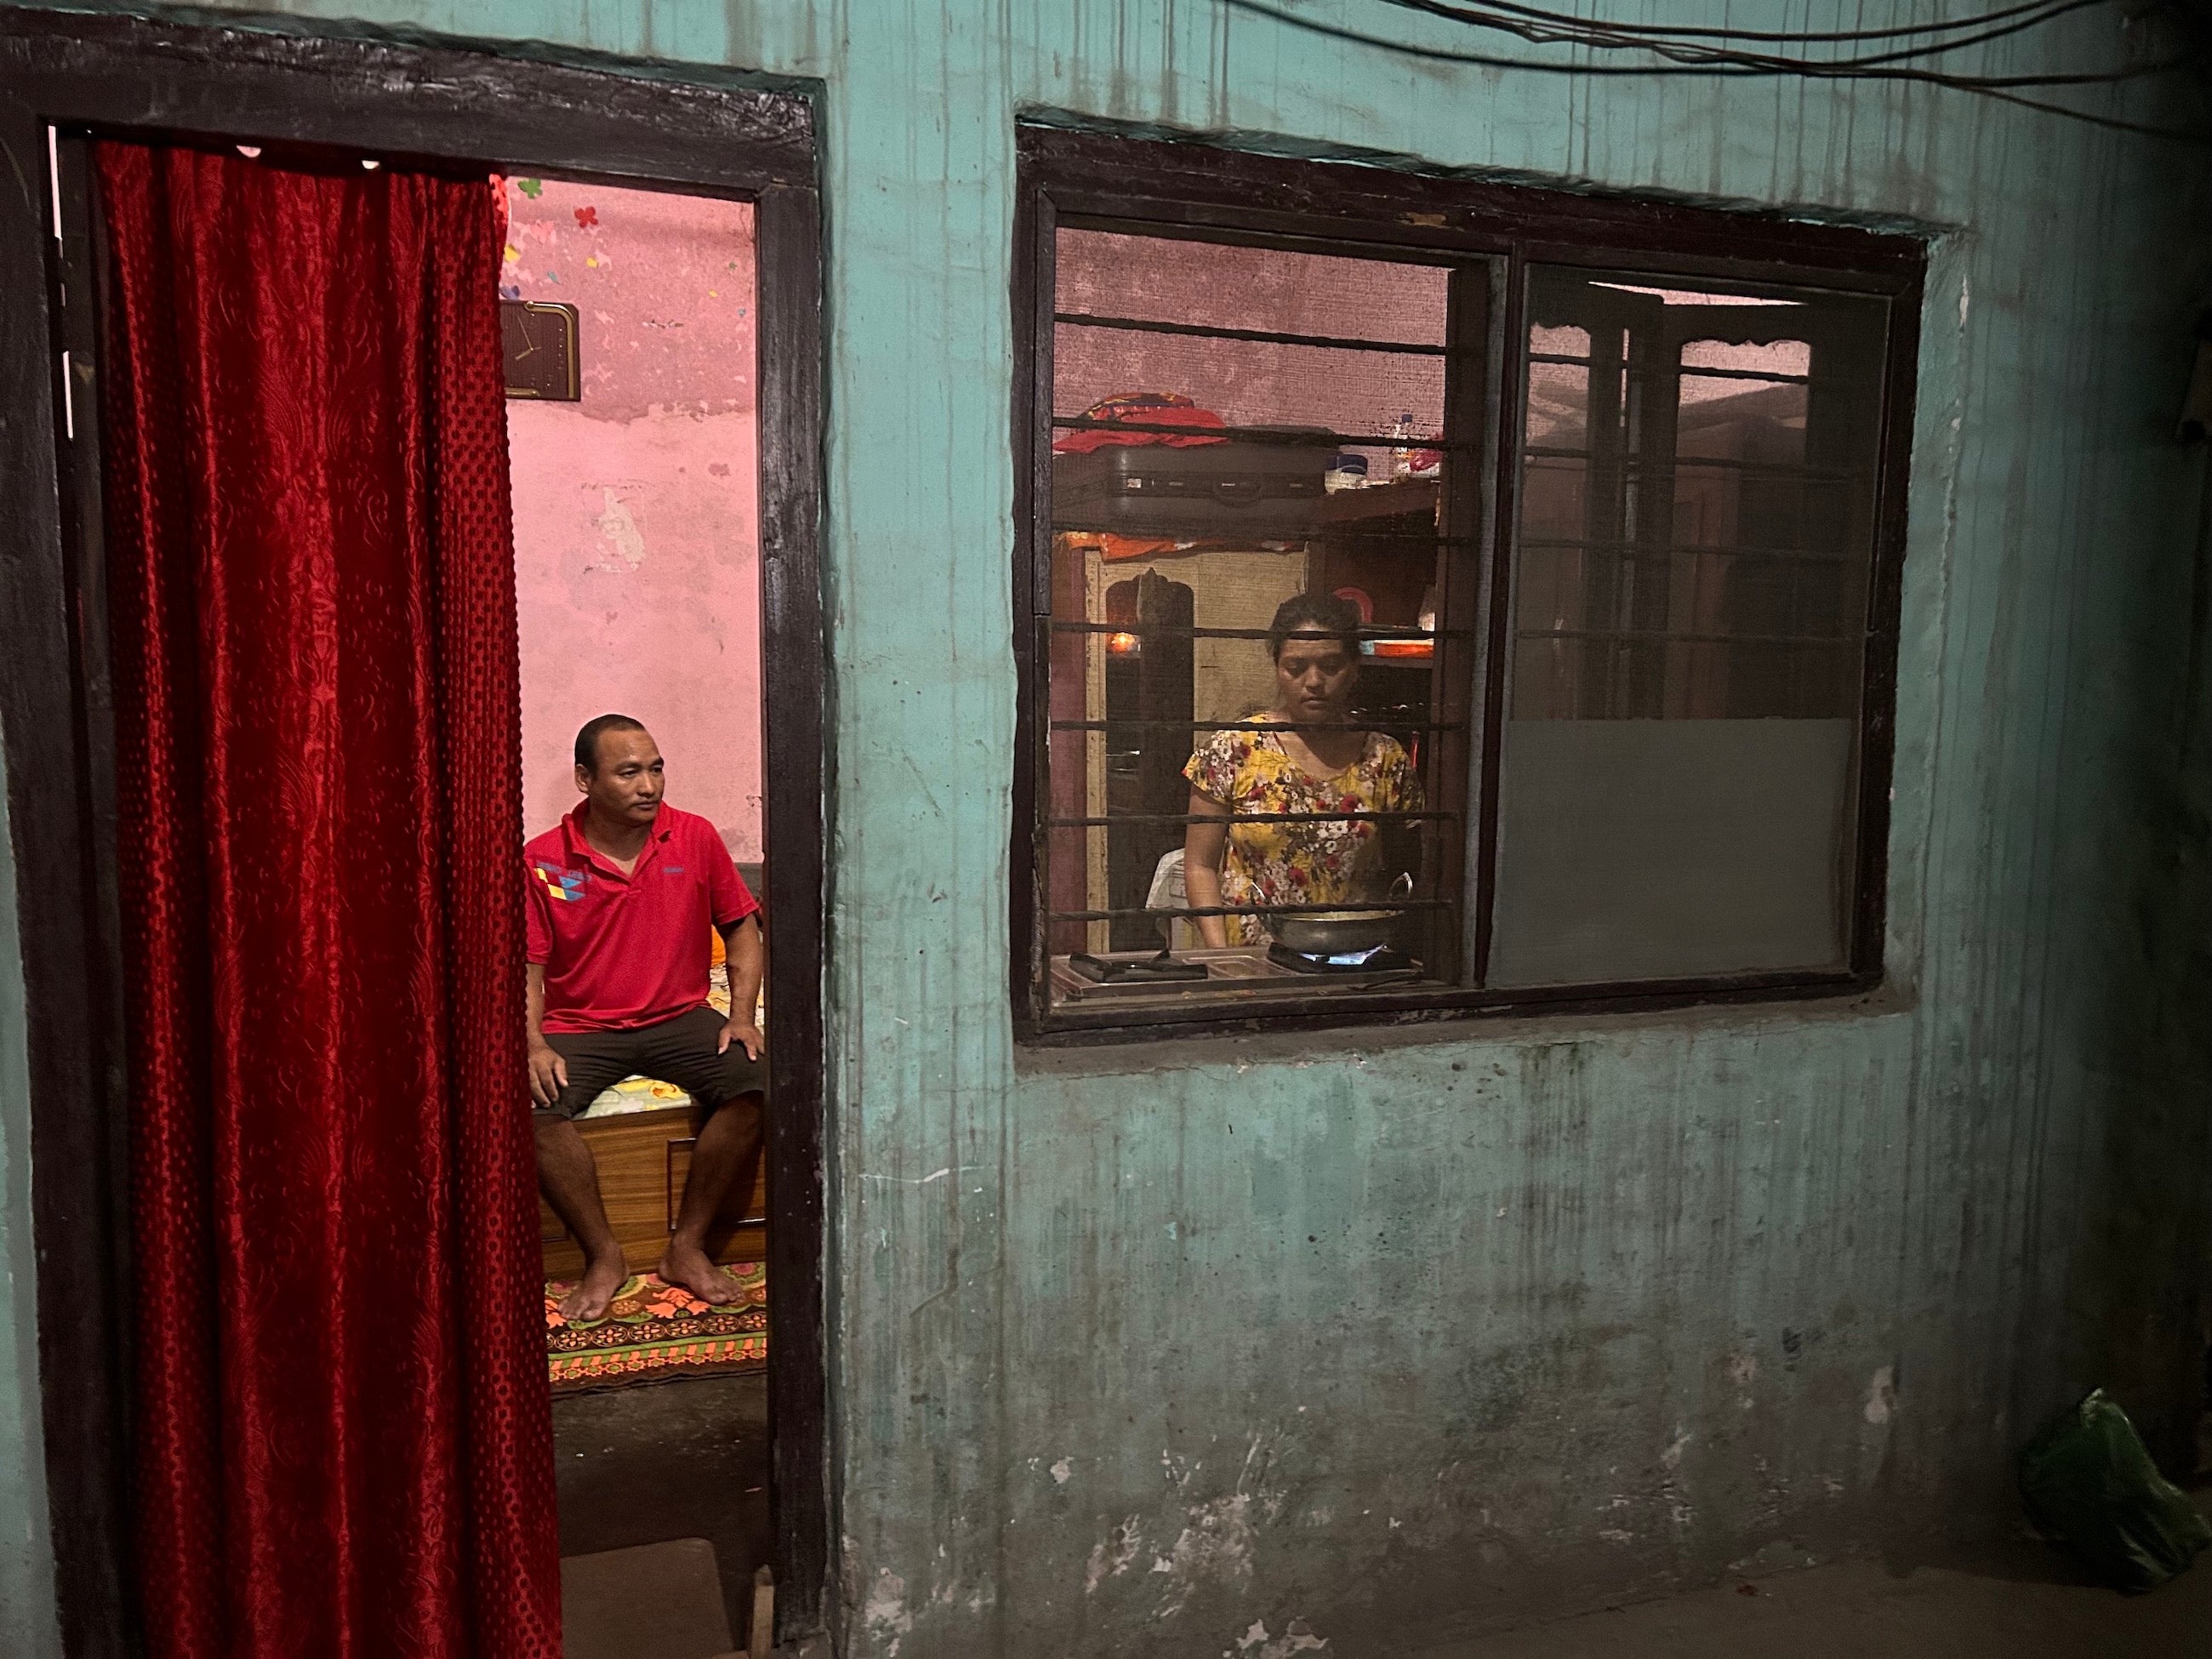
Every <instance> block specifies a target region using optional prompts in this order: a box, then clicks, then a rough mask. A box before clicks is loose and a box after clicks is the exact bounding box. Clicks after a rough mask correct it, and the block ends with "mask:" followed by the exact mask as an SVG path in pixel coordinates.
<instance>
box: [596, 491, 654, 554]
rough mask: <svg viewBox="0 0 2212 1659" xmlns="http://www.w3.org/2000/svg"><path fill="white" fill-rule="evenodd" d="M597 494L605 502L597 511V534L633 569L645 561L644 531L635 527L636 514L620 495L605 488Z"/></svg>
mask: <svg viewBox="0 0 2212 1659" xmlns="http://www.w3.org/2000/svg"><path fill="white" fill-rule="evenodd" d="M599 495H600V498H601V499H602V500H603V501H605V507H603V508H602V509H601V511H600V513H599V534H600V535H601V536H602V537H604V538H605V539H606V544H607V545H608V546H609V547H611V548H612V549H613V550H615V553H616V555H617V556H618V557H619V558H620V559H621V560H622V561H623V563H624V564H626V565H628V566H629V568H631V569H632V570H635V569H636V568H638V567H639V566H640V565H641V564H643V563H644V562H645V532H642V531H641V530H640V529H639V528H638V527H637V518H636V515H635V514H634V513H631V511H630V510H629V503H628V502H627V501H623V499H622V497H620V496H619V495H616V494H615V492H614V491H613V490H611V489H601V490H600V492H599ZM609 568H612V567H609Z"/></svg>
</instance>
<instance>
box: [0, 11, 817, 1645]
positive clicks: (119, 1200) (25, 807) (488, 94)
mask: <svg viewBox="0 0 2212 1659" xmlns="http://www.w3.org/2000/svg"><path fill="white" fill-rule="evenodd" d="M628 68H629V72H623V67H622V66H619V65H617V64H615V63H614V61H613V60H592V59H585V58H575V59H572V60H569V61H564V62H560V63H555V62H549V61H546V60H545V59H544V58H542V57H534V58H523V57H520V56H517V57H503V56H499V55H496V54H495V53H493V52H489V51H483V52H479V51H475V50H470V49H466V48H465V47H459V46H456V47H451V48H447V47H439V46H421V45H411V44H410V45H404V46H402V45H395V44H392V43H391V42H390V41H388V40H368V39H357V40H349V39H337V38H330V37H310V36H307V35H302V34H299V33H289V32H288V33H280V32H276V31H273V30H256V29H245V28H232V27H197V26H181V25H173V24H167V23H160V22H152V21H143V20H138V19H132V18H125V17H102V16H98V15H84V14H64V13H53V12H43V11H38V10H33V9H15V8H0V143H4V144H5V147H6V152H7V155H8V156H9V161H10V162H11V163H12V172H11V173H10V174H9V187H8V188H7V189H6V190H5V191H0V291H4V292H5V293H7V294H8V295H9V296H10V301H9V305H8V306H7V307H5V308H4V310H0V526H4V529H0V740H4V743H5V752H6V756H7V762H8V785H9V822H10V826H11V830H12V839H13V843H14V851H15V868H16V876H15V879H16V890H17V900H18V904H19V907H20V915H21V936H22V938H23V939H25V940H27V941H29V940H36V941H37V943H38V961H37V963H36V964H35V965H34V966H33V967H32V969H30V971H29V972H28V973H27V981H28V982H27V995H28V1016H29V1018H28V1024H29V1061H30V1079H31V1091H32V1122H31V1140H32V1148H31V1155H32V1164H33V1182H32V1188H33V1237H34V1241H35V1246H36V1250H37V1255H38V1262H39V1272H38V1309H39V1363H40V1378H41V1382H42V1395H43V1427H44V1436H45V1445H46V1486H47V1490H48V1493H49V1500H50V1501H49V1508H50V1511H51V1514H52V1530H53V1545H54V1553H55V1559H56V1583H57V1589H58V1597H59V1602H60V1613H61V1620H62V1628H63V1641H64V1645H65V1647H66V1648H67V1650H68V1651H69V1652H70V1653H71V1654H73V1655H82V1656H86V1659H111V1656H123V1655H127V1654H130V1653H132V1652H134V1651H136V1650H137V1647H138V1633H137V1628H136V1623H135V1617H134V1611H133V1608H132V1606H131V1573H130V1571H129V1555H130V1547H131V1545H130V1524H129V1507H128V1506H129V1498H128V1477H129V1445H130V1409H129V1395H130V1380H129V1379H130V1356H129V1330H130V1325H131V1316H130V1307H131V1302H130V1283H131V1267H130V1263H129V1261H128V1259H127V1258H128V1235H129V1228H128V1219H127V1216H126V1212H125V1202H126V1200H125V1194H126V1193H127V1191H128V1185H127V1165H126V1158H125V1140H124V1134H123V1127H124V1102H123V1089H122V1078H123V1051H122V1041H121V1039H122V1030H123V1024H122V1020H123V1006H122V994H121V989H120V987H121V971H122V969H121V949H122V938H123V927H122V920H121V917H120V915H119V913H118V902H117V897H116V881H115V860H114V828H115V817H114V787H113V762H114V756H113V740H112V720H111V718H110V706H109V702H108V692H107V678H106V650H105V615H104V611H103V609H102V604H101V584H100V568H101V560H100V539H99V538H100V513H99V511H98V506H97V504H98V501H99V493H98V492H99V477H98V456H97V444H96V441H94V438H93V428H92V420H91V417H92V416H93V415H94V413H95V409H94V400H93V399H92V398H91V397H90V396H89V395H88V394H89V392H90V390H91V386H92V384H93V383H92V380H91V379H90V374H89V371H90V369H91V366H92V362H93V356H92V354H94V352H95V351H96V348H97V331H96V329H95V327H94V314H95V313H94V306H93V305H92V304H91V303H90V301H91V296H92V294H93V291H94V287H95V282H96V272H95V271H94V270H93V264H94V261H93V258H92V257H91V249H92V246H93V239H92V238H91V237H90V236H89V234H87V232H88V226H87V224H86V222H85V216H86V214H87V212H88V210H89V206H90V200H91V197H90V192H89V191H88V190H86V188H85V184H86V181H85V179H84V178H83V176H82V175H83V167H84V163H83V147H82V145H80V144H74V143H64V144H61V145H59V146H58V149H57V155H58V158H59V161H60V173H61V175H62V176H61V177H59V178H58V179H50V178H49V177H48V176H47V171H48V170H47V166H46V156H47V154H48V146H47V137H46V134H47V129H48V128H49V126H52V127H53V128H55V129H58V130H59V131H63V132H65V133H71V134H86V133H90V134H101V133H105V134H110V135H114V136H121V137H138V138H169V139H175V140H178V141H181V142H199V141H208V142H223V143H235V142H238V141H241V140H246V141H255V142H260V143H274V144H299V145H306V146H314V147H319V148H336V149H343V150H345V151H349V152H350V153H352V154H355V155H376V156H380V157H383V158H386V160H387V161H392V162H395V163H401V164H407V165H414V166H420V167H430V168H435V169H440V170H448V171H450V170H454V169H465V170H466V171H468V172H471V173H475V174H477V175H478V176H481V175H482V174H483V173H484V172H486V171H488V170H498V171H504V172H507V173H544V174H548V175H553V176H558V177H563V178H571V179H589V180H595V181H601V182H605V183H606V184H609V185H628V186H633V187H639V188H647V189H664V190H674V191H684V192H686V193H690V194H697V195H708V196H720V197H731V198H736V199H744V200H748V201H750V202H752V203H754V204H756V209H757V215H758V218H757V226H758V237H759V264H758V267H757V269H758V283H759V288H758V307H759V314H760V318H761V324H762V326H761V329H760V365H759V384H760V391H761V399H760V401H761V412H762V420H761V427H760V434H761V436H760V444H761V456H760V466H761V488H762V513H761V520H762V522H761V551H762V588H763V592H762V600H763V650H764V653H765V656H766V659H767V661H768V662H769V664H770V665H772V668H773V671H771V672H769V673H768V674H766V675H764V676H763V686H764V688H765V703H766V710H765V712H766V721H767V748H768V767H769V774H770V775H772V776H774V777H775V780H776V787H775V790H774V791H772V792H771V793H770V796H769V802H768V806H767V820H768V821H767V826H766V827H767V836H768V843H769V847H770V848H772V849H773V852H774V856H773V858H772V859H770V860H769V866H768V868H769V873H768V878H767V888H768V891H767V893H766V894H765V900H766V906H767V914H768V915H769V936H770V948H769V1064H770V1076H771V1087H772V1089H773V1090H774V1091H775V1102H776V1109H775V1127H773V1129H772V1130H771V1134H770V1141H769V1182H770V1200H769V1201H770V1210H771V1215H772V1225H771V1228H770V1232H769V1270H770V1271H769V1297H770V1308H769V1311H770V1317H771V1323H772V1328H773V1329H774V1331H775V1353H776V1358H775V1364H774V1365H773V1366H772V1367H771V1368H770V1380H769V1410H770V1423H771V1431H772V1435H773V1451H772V1466H773V1468H772V1482H771V1486H770V1495H771V1509H772V1514H773V1530H774V1551H775V1555H774V1561H773V1565H774V1566H775V1571H776V1577H777V1580H778V1586H779V1591H780V1593H779V1595H778V1596H777V1601H776V1608H777V1613H778V1620H777V1623H778V1626H779V1628H780V1631H781V1633H782V1634H783V1635H785V1636H786V1637H790V1636H794V1635H798V1634H803V1633H805V1632H809V1631H811V1630H813V1629H816V1628H818V1627H819V1626H820V1624H821V1622H822V1619H823V1601H824V1598H825V1596H826V1595H827V1594H828V1588H829V1535H830V1534H829V1527H830V1515H829V1492H830V1489H831V1487H830V1476H829V1442H828V1438H827V1425H826V1413H825V1404H826V1395H825V1389H824V1379H825V1354H824V1322H823V1184H822V1081H823V1075H824V1065H823V1060H824V1054H823V1023H822V1012H821V1011H822V992H823V801H824V788H823V786H824V782H825V758H826V753H827V751H826V748H825V744H824V738H825V729H824V720H825V714H824V708H825V703H824V696H825V688H826V682H827V677H826V672H825V667H826V665H825V659H824V647H823V629H822V604H821V581H820V551H819V538H820V524H821V459H820V458H821V450H822V324H821V294H822V226H821V197H820V187H819V184H818V173H817V159H816V151H815V140H814V134H815V127H816V121H815V108H816V89H815V88H811V86H809V85H807V84H804V83H799V82H786V83H776V84H773V85H771V84H767V83H764V82H762V81H761V80H760V79H759V78H758V77H745V76H736V75H731V76H722V77H720V78H707V79H696V78H686V79H678V78H674V77H673V76H670V77H667V78H662V77H659V76H648V75H647V74H646V73H643V72H641V71H639V70H638V69H637V67H636V66H635V65H631V66H628ZM688 73H689V72H688V71H687V74H688ZM700 74H702V75H710V72H707V71H701V72H700ZM57 193H58V194H59V195H60V196H61V197H63V199H64V226H65V228H69V229H70V231H71V233H72V234H70V237H69V238H68V240H66V241H65V242H64V243H62V244H60V245H57V243H56V240H55V238H54V236H53V234H52V225H51V223H50V210H51V204H52V200H53V199H54V196H55V194H57ZM64 347H66V348H68V349H69V350H70V360H71V362H72V364H73V366H74V369H75V374H74V375H73V382H74V383H73V385H72V386H70V387H64V385H63V384H62V380H61V371H60V368H59V362H60V352H61V350H62V349H64ZM65 397H68V398H74V409H75V411H76V415H77V417H78V426H77V431H78V434H79V439H78V441H76V442H70V441H68V440H66V439H65V438H64V435H63V431H62V427H63V413H62V411H63V407H64V404H63V400H64V398H65ZM71 788H73V789H74V791H75V799H74V801H73V802H72V807H73V810H71V809H68V808H64V809H58V808H57V806H56V804H55V803H56V802H57V800H58V799H61V798H62V795H63V792H64V790H66V789H71ZM519 1012H520V1011H518V1014H519Z"/></svg>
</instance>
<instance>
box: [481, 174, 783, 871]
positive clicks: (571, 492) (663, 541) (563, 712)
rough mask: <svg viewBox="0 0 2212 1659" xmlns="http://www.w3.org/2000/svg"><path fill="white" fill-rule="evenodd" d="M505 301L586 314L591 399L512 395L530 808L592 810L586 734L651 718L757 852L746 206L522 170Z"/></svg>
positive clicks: (680, 767) (713, 809)
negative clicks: (594, 724) (582, 800)
mask: <svg viewBox="0 0 2212 1659" xmlns="http://www.w3.org/2000/svg"><path fill="white" fill-rule="evenodd" d="M507 210H508V216H509V217H508V231H507V262H506V264H505V267H504V269H503V270H502V273H501V294H502V295H504V296H505V297H507V298H508V299H524V300H548V301H565V302H566V303H568V304H570V305H573V306H575V307H577V308H578V311H579V313H580V316H579V319H578V329H579V334H580V353H579V356H580V359H581V362H582V365H583V373H582V381H583V393H584V396H583V401H582V402H581V403H577V404H558V403H537V402H532V401H530V400H526V399H510V400H509V401H508V403H507V443H508V449H509V453H510V456H511V465H512V470H513V482H514V559H515V587H516V598H517V604H518V609H519V611H520V624H521V637H522V760H523V806H524V814H525V819H526V823H527V824H528V826H529V829H531V831H532V832H533V833H534V832H535V831H537V830H538V829H544V828H545V827H547V826H548V825H550V824H551V823H553V822H554V820H555V819H556V817H558V816H559V815H560V814H561V813H562V812H565V811H568V809H569V808H570V807H571V806H573V805H574V804H575V800H576V788H575V784H574V779H573V776H572V773H573V769H574V762H573V759H572V756H571V749H572V745H573V744H574V741H575V736H576V728H577V727H578V726H580V725H582V724H583V723H584V721H586V720H589V719H590V718H591V717H592V715H594V714H606V713H609V712H619V713H622V714H634V715H635V716H636V717H637V718H638V719H639V720H643V721H644V722H645V723H646V725H647V726H648V727H650V728H651V729H652V732H653V736H654V738H656V739H657V740H658V741H659V744H660V749H661V752H662V754H664V755H665V756H666V757H667V760H668V799H670V801H671V803H673V804H674V805H678V806H681V807H683V808H684V809H685V810H686V811H693V812H700V813H703V814H705V815H706V816H707V817H709V818H711V819H713V820H714V823H715V826H716V827H717V828H718V829H720V830H721V832H722V839H723V840H724V841H725V842H727V843H728V844H729V848H730V850H731V852H732V854H735V855H736V856H737V857H738V859H740V860H757V859H758V858H759V857H760V856H761V717H760V708H761V702H760V561H759V540H758V525H759V519H758V514H757V482H758V469H757V464H756V459H757V452H756V437H757V433H756V425H755V419H754V402H753V393H754V386H755V378H754V351H753V341H754V317H755V312H754V304H753V212H752V208H751V207H750V204H745V203H738V202H719V201H710V200H706V199H703V198H701V197H685V196H671V195H665V194H663V193H661V192H659V191H630V190H609V189H605V188H602V187H600V186H597V185H574V184H566V183H562V182H560V181H558V180H555V179H545V180H543V181H540V180H536V179H509V180H508V181H507Z"/></svg>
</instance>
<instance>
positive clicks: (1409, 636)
mask: <svg viewBox="0 0 2212 1659" xmlns="http://www.w3.org/2000/svg"><path fill="white" fill-rule="evenodd" d="M1052 629H1053V632H1054V633H1055V634H1134V635H1138V636H1139V638H1143V637H1146V636H1147V635H1158V636H1159V637H1160V638H1162V639H1170V640H1180V639H1193V640H1265V639H1270V638H1273V630H1271V629H1265V628H1200V627H1196V626H1194V625H1190V624H1186V623H1135V622H1069V621H1066V620H1064V619H1062V618H1060V617H1054V618H1053V619H1052ZM1346 632H1348V633H1350V634H1352V635H1354V636H1355V637H1357V638H1359V639H1363V640H1464V639H1468V638H1471V637H1473V635H1474V629H1467V628H1388V627H1376V626H1375V625H1374V624H1372V623H1369V624H1367V625H1365V626H1364V627H1360V628H1354V629H1346ZM1331 637H1334V636H1333V635H1332V636H1331Z"/></svg>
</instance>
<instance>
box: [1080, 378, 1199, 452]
mask: <svg viewBox="0 0 2212 1659" xmlns="http://www.w3.org/2000/svg"><path fill="white" fill-rule="evenodd" d="M1083 418H1084V419H1085V420H1086V421H1130V422H1135V423H1136V424H1138V425H1139V426H1175V427H1188V428H1192V430H1191V431H1190V432H1189V433H1188V435H1185V434H1183V433H1181V432H1101V431H1099V430H1097V428H1093V427H1079V428H1075V429H1074V430H1073V431H1063V432H1062V433H1061V434H1060V435H1059V436H1058V437H1057V438H1054V440H1053V441H1052V447H1053V453H1054V454H1057V455H1088V454H1089V453H1091V451H1092V450H1094V449H1107V448H1111V447H1114V446H1115V445H1117V444H1167V445H1170V447H1174V448H1176V449H1187V448H1189V447H1193V446H1195V445H1198V444H1225V443H1227V442H1228V441H1229V440H1228V439H1227V438H1225V437H1215V436H1212V435H1210V432H1209V428H1218V427H1222V426H1225V425H1226V424H1227V422H1225V421H1224V420H1223V419H1222V418H1221V416H1218V415H1217V414H1215V413H1214V412H1213V411H1212V410H1210V409H1200V407H1199V406H1198V404H1196V403H1194V401H1192V400H1191V399H1190V398H1186V397H1184V396H1183V395H1182V393H1181V392H1115V394H1114V395H1113V396H1112V397H1110V398H1100V399H1099V400H1098V401H1097V403H1095V404H1091V407H1090V408H1088V409H1086V410H1084V411H1083Z"/></svg>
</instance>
